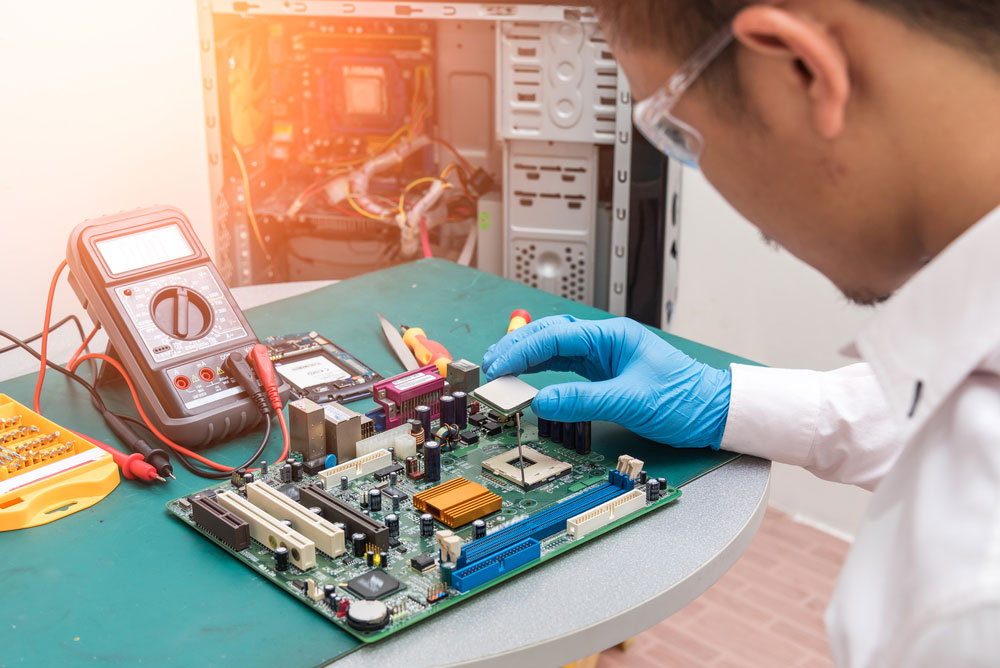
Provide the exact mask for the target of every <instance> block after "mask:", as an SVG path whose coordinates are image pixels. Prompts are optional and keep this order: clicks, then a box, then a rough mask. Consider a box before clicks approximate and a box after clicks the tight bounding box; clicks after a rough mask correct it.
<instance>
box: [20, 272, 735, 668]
mask: <svg viewBox="0 0 1000 668" xmlns="http://www.w3.org/2000/svg"><path fill="white" fill-rule="evenodd" d="M516 308H523V309H527V310H528V311H529V312H530V313H531V315H532V317H533V318H535V319H538V318H542V317H545V316H548V315H555V314H560V313H569V314H572V315H575V316H577V317H582V318H593V319H601V318H608V317H611V316H610V315H609V314H608V313H605V312H603V311H599V310H597V309H594V308H591V307H588V306H584V305H582V304H578V303H576V302H572V301H569V300H566V299H562V298H560V297H556V296H553V295H550V294H548V293H545V292H541V291H539V290H535V289H533V288H529V287H527V286H524V285H521V284H519V283H514V282H511V281H507V280H504V279H502V278H498V277H496V276H493V275H491V274H486V273H483V272H480V271H476V270H474V269H468V268H465V267H461V266H459V265H455V264H453V263H450V262H446V261H443V260H420V261H417V262H413V263H410V264H407V265H403V266H399V267H395V268H392V269H387V270H384V271H379V272H376V273H372V274H368V275H365V276H362V277H358V278H354V279H351V280H347V281H343V282H341V283H338V284H336V285H332V286H330V287H327V288H323V289H321V290H317V291H315V292H311V293H308V294H306V295H302V296H299V297H295V298H292V299H287V300H284V301H280V302H275V303H272V304H268V305H265V306H261V307H258V308H255V309H251V310H250V311H248V312H247V315H248V317H249V319H250V322H251V323H252V324H253V326H254V329H255V331H256V333H257V335H258V336H259V337H261V338H263V337H265V336H270V335H276V334H289V333H295V332H305V331H311V330H315V331H318V332H319V333H321V334H323V335H324V336H326V337H328V338H329V339H330V340H332V341H334V342H336V343H337V344H338V345H340V346H342V347H344V348H345V349H347V350H348V351H350V352H351V353H353V354H354V355H356V356H358V357H359V358H360V359H362V360H364V361H365V362H366V363H368V364H370V365H371V366H372V367H373V368H375V369H376V370H377V371H379V373H381V374H383V375H384V376H386V377H389V376H391V375H394V374H397V373H401V372H402V367H401V365H400V364H399V363H398V362H397V361H396V359H395V357H394V356H393V354H392V352H391V350H390V348H389V346H388V344H387V343H386V342H385V339H384V337H383V336H382V333H381V329H380V327H379V322H378V318H377V316H376V311H382V313H384V314H385V315H386V317H387V318H388V319H389V320H390V321H392V322H402V323H406V324H408V325H413V326H419V327H422V328H424V329H425V330H426V331H427V332H428V335H429V336H431V337H433V338H434V339H437V340H439V341H440V342H441V343H443V344H444V345H445V346H447V348H448V349H449V351H450V352H451V353H452V355H453V356H454V357H455V358H456V359H458V358H460V357H464V358H466V359H469V360H471V361H473V362H476V363H479V361H480V360H481V359H482V355H483V352H484V351H485V350H486V348H487V347H489V345H491V344H492V343H493V342H495V341H496V340H497V339H498V338H499V337H500V336H502V335H503V333H504V332H506V329H507V323H508V320H509V315H510V312H511V311H512V310H514V309H516ZM658 333H659V334H660V335H661V336H663V338H665V339H667V340H668V341H670V342H671V343H672V344H674V345H675V346H677V347H678V348H680V349H681V350H683V351H684V352H686V353H687V354H689V355H691V356H693V357H695V358H696V359H699V360H701V361H703V362H706V363H708V364H711V365H713V366H717V367H720V368H725V367H726V366H728V365H729V364H730V363H732V362H747V361H746V360H743V359H740V358H736V357H733V356H731V355H728V354H726V353H723V352H721V351H718V350H715V349H712V348H708V347H706V346H702V345H700V344H697V343H694V342H691V341H688V340H685V339H680V338H678V337H674V336H671V335H668V334H663V333H662V332H658ZM572 377H573V376H571V375H570V374H560V373H543V374H537V375H535V376H530V377H526V380H528V381H529V382H531V383H533V384H535V385H536V386H538V387H542V386H544V385H548V384H551V383H554V382H565V381H566V380H568V379H570V378H572ZM33 388H34V375H31V376H23V377H21V378H17V379H14V380H11V381H7V382H5V383H0V393H4V394H8V395H10V396H12V397H13V398H14V399H16V400H18V401H21V402H22V403H28V404H30V400H31V396H32V393H33ZM105 393H106V394H108V395H109V397H111V398H112V399H111V400H110V401H109V404H111V405H117V406H119V407H121V408H125V407H126V404H124V403H122V401H123V394H122V392H121V388H115V387H111V388H108V389H107V390H106V391H105ZM351 407H352V408H354V409H355V410H358V411H363V410H369V409H370V408H373V407H374V402H371V401H370V400H369V401H362V402H356V403H353V404H351ZM42 408H43V411H44V413H45V415H46V417H48V418H49V419H51V420H53V421H54V422H56V423H57V424H60V425H62V426H64V427H68V428H72V429H76V430H79V431H82V432H84V433H87V434H91V435H93V436H94V437H96V438H102V439H105V440H108V439H111V438H112V437H111V435H110V433H109V432H108V430H107V428H106V427H105V425H104V424H103V422H102V421H101V419H100V417H99V416H98V415H97V414H96V412H95V411H93V410H92V409H91V407H90V403H89V401H88V397H87V395H86V392H85V391H84V390H82V389H80V388H78V387H77V386H75V385H74V384H72V383H70V382H69V381H67V380H65V379H64V378H63V377H61V376H59V375H58V374H54V373H49V374H47V375H46V384H45V393H44V395H43V401H42ZM594 436H595V440H596V439H602V442H611V443H619V442H620V443H621V447H622V451H625V450H627V451H628V452H629V453H630V454H632V455H634V456H637V457H639V458H640V459H643V460H645V461H646V462H647V469H648V470H650V471H651V473H655V474H656V475H657V476H665V477H667V478H668V480H670V481H671V483H674V484H678V483H679V482H681V481H686V480H690V479H693V478H694V477H697V476H698V475H701V474H702V473H704V472H705V471H708V470H711V469H712V468H715V467H716V466H718V465H720V464H721V463H723V462H725V461H727V460H728V459H729V458H731V455H729V454H728V453H715V452H711V451H707V450H675V449H672V448H666V447H663V446H658V445H655V444H652V443H650V442H648V441H644V440H642V439H639V438H637V437H636V436H634V435H632V434H630V433H629V432H628V431H626V430H624V429H622V428H620V427H617V426H614V425H595V434H594ZM257 439H258V436H257V435H251V436H249V437H244V438H241V439H237V440H235V441H232V442H230V443H226V444H224V445H221V446H216V447H213V448H212V449H211V450H210V451H209V452H208V454H209V456H211V457H212V458H213V459H216V460H217V461H221V462H227V463H232V464H235V463H237V462H240V461H242V459H243V458H245V457H246V453H247V451H248V450H249V449H250V448H252V446H253V444H255V443H256V440H257ZM108 442H114V441H113V440H109V441H108ZM272 443H273V444H274V445H272V446H271V448H269V450H268V451H267V452H266V453H265V459H268V460H272V459H273V458H275V457H276V456H277V453H278V451H279V445H278V444H279V443H280V441H279V439H278V438H273V439H272ZM175 475H176V476H177V480H176V481H171V482H170V483H169V484H161V485H151V486H147V485H143V484H139V483H135V482H129V481H124V480H123V481H122V483H121V484H120V485H119V486H118V488H117V489H116V490H115V491H114V492H113V493H112V494H111V495H110V496H109V497H108V498H106V499H105V500H103V501H101V502H100V503H98V504H97V505H95V506H93V507H91V508H88V509H86V510H83V511H80V512H78V513H76V514H73V515H70V516H68V517H66V518H65V519H61V520H58V521H56V522H53V523H51V524H47V525H44V526H40V527H35V528H32V529H26V530H22V531H12V532H7V533H2V534H0V554H3V561H2V565H0V576H2V578H3V581H4V582H3V584H4V591H3V596H2V601H3V605H2V607H3V610H4V615H3V617H4V622H3V625H2V626H0V647H2V648H3V649H2V650H0V666H8V665H55V664H57V663H66V662H72V663H84V662H95V663H96V662H102V663H138V662H142V663H143V664H147V665H149V664H152V665H156V664H171V665H208V664H223V663H225V664H232V665H242V664H248V663H253V664H261V665H288V666H291V665H316V664H320V663H323V662H324V661H327V660H330V659H332V658H335V657H337V656H341V655H343V654H345V653H347V652H350V651H351V650H353V649H355V648H356V647H357V645H358V641H357V640H355V639H354V638H353V637H352V636H350V635H348V634H347V633H344V632H342V631H340V630H339V629H336V628H334V627H332V626H331V625H329V624H328V623H327V622H326V621H324V620H323V619H322V618H320V617H319V616H318V615H316V614H314V613H312V612H310V611H309V610H308V609H307V608H306V607H305V606H303V605H301V604H299V603H298V602H296V601H294V600H292V599H291V597H289V596H287V595H285V594H283V593H282V592H280V591H278V590H277V589H276V588H275V587H273V586H272V585H271V584H270V583H268V582H267V581H266V580H264V579H263V578H259V577H256V576H255V575H254V574H253V573H251V572H250V571H249V570H248V569H247V568H246V567H245V566H244V565H243V564H241V563H239V562H238V561H237V560H235V559H232V558H230V557H228V556H227V555H225V554H223V553H222V552H221V551H220V550H219V549H218V548H216V547H215V545H213V544H212V543H210V542H209V541H206V540H205V539H204V538H203V537H202V536H200V535H198V534H197V533H196V532H194V531H191V529H190V528H188V527H186V526H184V525H183V524H182V523H181V522H178V521H176V520H175V519H173V518H171V517H169V516H168V514H167V513H166V511H165V510H164V504H165V503H166V502H167V501H168V500H170V499H173V498H176V497H179V496H182V495H184V494H189V493H191V492H194V491H197V490H200V489H203V488H205V487H207V486H209V481H205V480H203V479H200V478H197V477H195V476H193V475H191V474H189V473H188V472H187V471H185V470H184V469H183V468H181V467H180V466H177V465H175ZM581 549H586V547H583V548H581ZM444 614H449V613H444ZM303 640H308V642H301V641H303Z"/></svg>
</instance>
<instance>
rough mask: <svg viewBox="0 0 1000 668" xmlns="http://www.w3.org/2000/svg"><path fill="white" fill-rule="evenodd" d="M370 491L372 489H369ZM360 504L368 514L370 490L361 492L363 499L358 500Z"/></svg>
mask: <svg viewBox="0 0 1000 668" xmlns="http://www.w3.org/2000/svg"><path fill="white" fill-rule="evenodd" d="M368 491H369V492H370V491H371V490H368ZM358 505H360V506H361V507H362V508H364V509H365V511H364V512H365V514H367V511H368V492H361V500H360V501H359V502H358Z"/></svg>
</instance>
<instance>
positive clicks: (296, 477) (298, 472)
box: [292, 462, 302, 482]
mask: <svg viewBox="0 0 1000 668" xmlns="http://www.w3.org/2000/svg"><path fill="white" fill-rule="evenodd" d="M300 480H302V462H292V482H298V481H300Z"/></svg>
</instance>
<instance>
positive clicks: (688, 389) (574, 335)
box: [483, 315, 732, 449]
mask: <svg viewBox="0 0 1000 668" xmlns="http://www.w3.org/2000/svg"><path fill="white" fill-rule="evenodd" d="M483 370H484V371H485V372H486V377H487V378H488V379H489V380H493V379H495V378H499V377H500V376H506V375H517V374H522V373H536V372H539V371H546V370H552V371H573V372H575V373H578V374H580V375H581V376H584V377H585V378H587V379H589V380H591V381H593V382H590V383H583V382H579V383H566V384H562V385H551V386H549V387H546V388H544V389H543V390H541V391H540V392H539V393H538V396H536V397H535V400H534V401H533V402H532V405H531V407H532V409H533V410H534V411H535V414H536V415H537V416H538V417H541V418H545V419H547V420H554V421H557V422H584V421H587V420H605V421H608V422H616V423H618V424H620V425H622V426H623V427H626V428H628V429H630V430H632V431H633V432H635V433H636V434H638V435H640V436H644V437H646V438H648V439H650V440H653V441H658V442H660V443H666V444H669V445H673V446H676V447H705V446H710V447H713V448H716V449H718V447H719V444H720V443H721V442H722V433H723V431H724V430H725V427H726V416H727V415H728V413H729V395H730V390H731V387H732V373H731V372H730V371H728V370H726V371H720V370H718V369H714V368H712V367H710V366H708V365H706V364H702V363H700V362H696V361H695V360H693V359H691V358H690V357H688V356H687V355H685V354H684V353H682V352H680V351H679V350H677V349H676V348H674V347H673V346H671V345H670V344H669V343H667V342H666V341H664V340H663V339H661V338H659V337H658V336H656V335H655V334H653V333H652V332H650V331H649V330H648V329H646V328H645V327H643V326H642V325H640V324H639V323H637V322H635V321H633V320H629V319H627V318H615V319H613V320H596V321H595V320H577V319H576V318H574V317H572V316H568V315H561V316H553V317H550V318H543V319H542V320H537V321H535V322H532V323H530V324H528V325H525V326H524V327H521V328H520V329H517V330H515V331H513V332H511V333H510V334H508V335H507V336H505V337H504V338H503V339H501V340H500V341H499V342H497V343H496V344H494V345H493V346H491V347H490V349H489V350H487V351H486V356H485V357H484V358H483Z"/></svg>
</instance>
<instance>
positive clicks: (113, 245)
mask: <svg viewBox="0 0 1000 668" xmlns="http://www.w3.org/2000/svg"><path fill="white" fill-rule="evenodd" d="M94 245H95V246H96V247H97V250H98V252H100V254H101V257H102V258H104V263H105V264H106V265H108V271H110V272H111V273H112V274H124V273H127V272H130V271H133V270H135V269H142V268H144V267H152V266H154V265H157V264H161V263H163V262H170V261H171V260H180V259H181V258H185V257H190V256H192V255H194V249H193V248H191V244H189V243H188V241H187V239H185V238H184V233H183V232H181V228H180V226H179V225H177V224H173V225H165V226H164V227H154V228H153V229H151V230H143V231H142V232H136V233H134V234H126V235H125V236H121V237H112V238H110V239H103V240H101V241H97V242H96V243H95V244H94Z"/></svg>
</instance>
